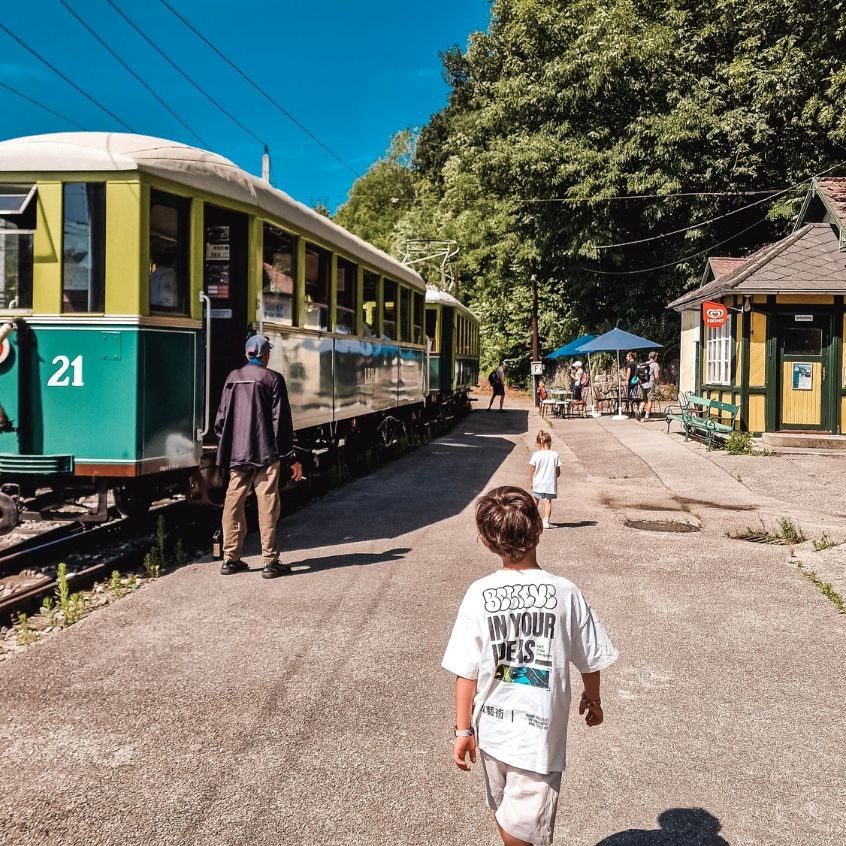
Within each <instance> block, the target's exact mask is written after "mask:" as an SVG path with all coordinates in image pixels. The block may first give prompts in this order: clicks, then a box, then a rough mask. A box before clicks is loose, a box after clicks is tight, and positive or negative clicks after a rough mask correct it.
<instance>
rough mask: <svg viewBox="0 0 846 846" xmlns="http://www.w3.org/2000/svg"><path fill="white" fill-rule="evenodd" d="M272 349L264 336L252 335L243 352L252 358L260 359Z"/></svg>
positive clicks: (271, 345)
mask: <svg viewBox="0 0 846 846" xmlns="http://www.w3.org/2000/svg"><path fill="white" fill-rule="evenodd" d="M272 349H273V344H271V343H270V341H268V340H267V338H265V337H264V335H253V337H252V338H250V339H249V340H248V341H247V344H246V346H245V347H244V352H246V354H247V355H249V356H251V357H252V358H261V357H262V356H263V355H267V354H268V353H269V352H270V351H271V350H272Z"/></svg>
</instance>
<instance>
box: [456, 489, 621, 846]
mask: <svg viewBox="0 0 846 846" xmlns="http://www.w3.org/2000/svg"><path fill="white" fill-rule="evenodd" d="M476 526H477V528H478V530H479V536H480V538H481V540H482V542H483V543H484V545H485V546H486V547H487V548H488V549H489V550H490V551H491V552H493V553H495V554H496V555H499V556H500V558H501V559H502V569H501V570H497V571H496V572H495V573H492V574H491V575H489V576H486V577H485V578H483V579H479V580H478V581H476V582H474V583H473V584H472V585H470V587H469V589H468V590H467V593H466V594H465V596H464V599H463V601H462V602H461V607H460V608H459V610H458V618H457V620H456V622H455V626H454V628H453V630H452V636H451V637H450V639H449V644H448V646H447V649H446V652H445V654H444V657H443V661H442V665H443V667H444V668H445V669H447V670H449V671H450V672H451V673H455V676H456V679H455V702H456V721H455V745H454V747H453V761H454V763H455V764H456V766H458V767H459V768H460V769H462V770H469V769H470V765H469V764H468V763H467V760H466V758H467V755H468V754H469V756H470V761H471V762H472V763H474V764H475V763H476V747H477V744H478V748H479V750H480V752H481V755H482V766H483V768H484V773H485V788H486V797H487V804H488V807H489V808H491V809H492V810H493V811H494V819H495V821H496V825H497V828H498V830H499V834H500V836H501V837H502V841H503V843H504V844H506V846H532V844H534V846H547V844H551V843H552V838H553V834H554V829H555V811H556V808H557V805H558V792H559V790H560V787H561V774H562V772H563V770H564V766H565V760H566V743H567V719H568V716H569V711H570V673H569V666H568V665H569V663H570V662H572V663H573V664H574V665H575V667H576V669H578V670H579V672H580V673H581V674H582V682H583V684H584V692H583V693H582V696H581V701H580V703H579V713H580V714H585V722H586V723H587V724H588V726H598V725H599V724H600V723H601V722H602V720H603V713H602V707H601V703H600V699H599V671H600V670H604V669H605V668H606V667H608V666H609V665H611V664H612V663H613V662H614V661H616V659H617V650H616V649H615V648H614V646H613V644H612V643H611V641H610V640H609V638H608V635H607V634H606V633H605V629H604V628H603V627H602V624H601V623H600V622H599V620H598V619H597V617H596V615H595V614H594V613H593V611H592V610H591V607H590V605H588V604H587V602H586V601H585V599H584V597H583V596H582V594H581V593H580V591H579V589H578V588H577V587H576V586H575V585H574V584H573V583H572V582H569V581H567V579H564V578H561V577H560V576H553V575H552V574H551V573H547V572H546V571H545V570H542V569H541V568H540V567H539V566H538V562H537V545H538V541H539V539H540V536H541V533H542V532H543V528H542V526H541V519H540V514H539V513H538V510H537V507H536V506H535V503H534V502H533V501H532V498H531V497H530V496H529V494H528V493H526V491H524V490H522V489H520V488H514V487H502V488H495V489H494V490H492V491H489V492H488V493H487V494H485V495H484V496H483V497H481V498H480V499H479V501H478V503H477V506H476Z"/></svg>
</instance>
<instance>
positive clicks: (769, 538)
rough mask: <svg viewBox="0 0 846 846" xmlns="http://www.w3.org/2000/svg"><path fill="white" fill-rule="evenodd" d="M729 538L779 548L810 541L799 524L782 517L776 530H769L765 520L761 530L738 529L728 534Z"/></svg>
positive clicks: (750, 528)
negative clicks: (773, 545)
mask: <svg viewBox="0 0 846 846" xmlns="http://www.w3.org/2000/svg"><path fill="white" fill-rule="evenodd" d="M726 537H727V538H733V539H734V540H745V541H752V542H753V543H769V544H775V545H777V546H793V545H795V544H800V543H803V542H804V541H806V540H808V538H807V536H806V535H805V533H804V532H803V531H802V529H801V527H800V526H799V524H798V523H794V522H793V520H791V519H790V517H780V518H779V520H778V523H777V525H776V527H775V528H774V529H768V528H767V526H766V524H765V523H764V521H763V520H761V528H760V529H758V528H752V527H751V526H747V527H746V528H745V529H737V530H735V531H733V532H726Z"/></svg>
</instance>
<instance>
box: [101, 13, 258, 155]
mask: <svg viewBox="0 0 846 846" xmlns="http://www.w3.org/2000/svg"><path fill="white" fill-rule="evenodd" d="M106 2H107V3H108V4H109V5H110V6H111V7H112V9H114V10H115V12H117V13H118V14H119V15H120V16H121V17H122V18H123V19H124V20H125V21H126V22H127V23H128V24H129V25H130V26H131V27H132V28H133V29H134V30H135V32H137V33H138V35H140V36H141V38H143V39H144V41H146V42H147V44H149V45H150V46H151V47H152V48H153V49H154V50H155V51H156V52H157V53H158V54H159V55H160V56H161V57H162V58H163V59H164V60H165V61H166V62H167V63H168V64H169V65H170V66H171V67H172V68H173V69H174V70H175V71H176V72H177V73H178V74H179V75H180V76H181V77H182V78H183V79H185V81H186V82H188V83H189V84H190V85H191V86H193V87H194V88H195V89H196V90H197V91H199V92H200V94H202V95H203V97H205V98H206V100H208V101H209V102H210V103H211V104H212V105H213V106H215V107H216V108H217V109H219V110H220V111H221V112H222V113H223V114H224V115H226V117H228V118H229V120H231V121H232V123H234V124H235V125H236V126H238V127H239V128H240V129H242V130H243V131H244V132H245V133H246V134H247V135H249V136H250V138H252V139H253V140H254V141H257V142H258V143H259V144H261V146H262V147H267V144H265V142H264V141H262V139H261V138H259V137H258V135H256V134H255V132H253V131H252V130H251V129H248V128H247V127H246V126H244V124H243V123H241V121H240V120H238V118H236V117H235V116H234V115H233V114H232V113H231V112H229V111H227V110H226V108H224V107H223V106H222V105H221V104H220V103H218V102H217V100H215V99H214V97H212V96H211V94H208V93H207V92H206V91H205V90H204V89H203V88H201V87H200V86H199V85H198V84H197V83H196V82H194V80H193V79H191V77H190V76H189V75H188V74H187V73H186V72H185V71H184V70H182V68H180V67H179V65H177V64H176V62H174V61H173V59H171V58H170V56H168V55H167V54H166V53H165V52H164V50H162V49H161V48H160V47H159V46H158V45H157V44H156V43H155V42H154V41H153V40H152V39H151V38H150V37H149V36H148V35H147V34H146V33H145V32H144V31H143V30H142V29H141V27H139V26H138V25H137V24H136V23H135V22H134V21H132V19H131V18H130V17H129V16H128V15H127V14H126V12H124V11H123V10H122V9H121V8H120V7H119V6H118V5H117V4H116V3H115V2H114V0H106Z"/></svg>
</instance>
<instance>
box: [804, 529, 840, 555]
mask: <svg viewBox="0 0 846 846" xmlns="http://www.w3.org/2000/svg"><path fill="white" fill-rule="evenodd" d="M811 543H812V544H813V546H814V552H822V551H823V550H824V549H831V548H832V547H833V546H840V541H836V540H835V539H834V538H832V537H829V536H828V535H827V534H826V533H825V532H823V536H822V537H821V538H820V539H819V540H815V541H811Z"/></svg>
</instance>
